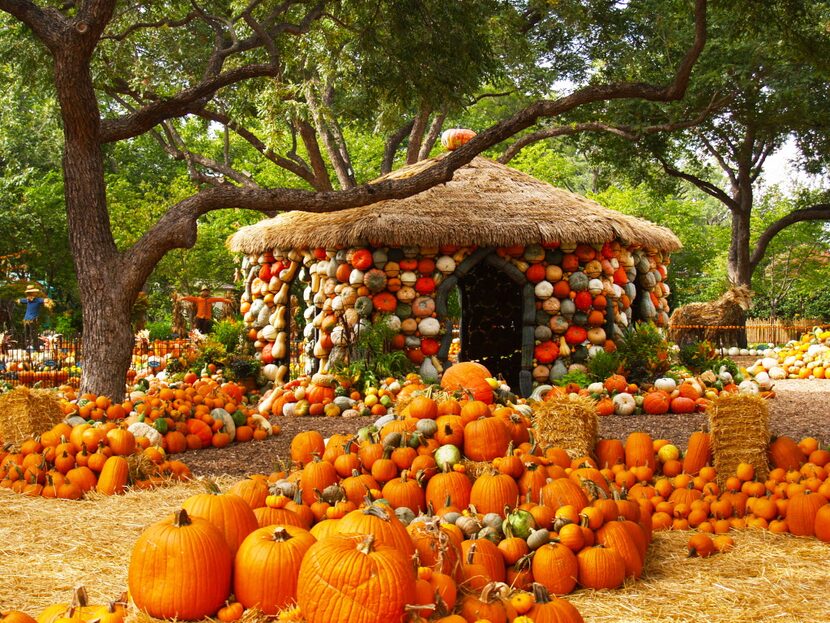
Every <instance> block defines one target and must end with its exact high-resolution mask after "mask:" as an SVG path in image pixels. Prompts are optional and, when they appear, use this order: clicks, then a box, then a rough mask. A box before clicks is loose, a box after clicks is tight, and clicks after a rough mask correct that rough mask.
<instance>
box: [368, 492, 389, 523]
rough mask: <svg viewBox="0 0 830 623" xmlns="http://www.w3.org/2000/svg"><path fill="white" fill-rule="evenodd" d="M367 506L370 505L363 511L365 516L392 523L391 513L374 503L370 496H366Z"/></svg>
mask: <svg viewBox="0 0 830 623" xmlns="http://www.w3.org/2000/svg"><path fill="white" fill-rule="evenodd" d="M366 504H368V506H367V507H366V508H364V509H363V514H364V515H371V516H372V517H377V518H378V519H382V520H383V521H390V519H391V518H390V517H389V513H387V512H386V511H385V510H384V509H383V508H381V507H380V506H378V505H377V504H375V503H373V502H372V500H371V498H370V497H369V496H368V495H367V496H366Z"/></svg>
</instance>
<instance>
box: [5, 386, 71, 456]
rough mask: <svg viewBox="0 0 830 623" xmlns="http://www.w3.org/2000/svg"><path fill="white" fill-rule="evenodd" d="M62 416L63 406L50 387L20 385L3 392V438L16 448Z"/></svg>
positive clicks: (46, 428)
mask: <svg viewBox="0 0 830 623" xmlns="http://www.w3.org/2000/svg"><path fill="white" fill-rule="evenodd" d="M63 418H64V413H63V409H61V406H60V403H59V402H58V399H57V398H56V397H55V394H54V393H53V392H51V391H49V390H45V389H29V388H28V387H25V386H19V387H15V388H14V389H13V390H12V391H10V392H7V393H5V394H3V395H2V396H0V440H2V441H3V442H4V443H10V444H12V446H13V447H15V448H19V447H20V444H22V443H23V442H24V441H26V440H27V439H29V438H31V437H35V436H37V435H40V434H41V433H44V432H46V431H47V430H49V429H50V428H52V427H53V426H54V425H55V424H57V423H58V422H60V421H61V420H63Z"/></svg>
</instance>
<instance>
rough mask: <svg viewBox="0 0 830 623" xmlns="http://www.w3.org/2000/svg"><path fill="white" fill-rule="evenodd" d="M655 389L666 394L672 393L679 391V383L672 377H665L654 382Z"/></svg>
mask: <svg viewBox="0 0 830 623" xmlns="http://www.w3.org/2000/svg"><path fill="white" fill-rule="evenodd" d="M654 387H655V388H657V389H659V390H662V391H664V392H668V393H672V392H673V391H674V390H675V389H677V381H675V380H674V379H673V378H670V377H664V378H662V379H657V380H656V381H654Z"/></svg>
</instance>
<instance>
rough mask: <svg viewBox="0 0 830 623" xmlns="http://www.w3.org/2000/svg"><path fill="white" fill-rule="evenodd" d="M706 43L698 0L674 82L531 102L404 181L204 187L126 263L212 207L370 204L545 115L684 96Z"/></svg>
mask: <svg viewBox="0 0 830 623" xmlns="http://www.w3.org/2000/svg"><path fill="white" fill-rule="evenodd" d="M705 41H706V0H696V3H695V40H694V43H693V45H692V46H691V48H690V49H689V51H688V52H687V54H686V55H685V57H684V59H683V62H682V63H681V64H680V66H679V68H678V70H677V72H676V74H675V76H674V79H673V81H672V82H671V84H669V85H667V86H656V85H650V84H641V83H615V84H607V85H595V86H589V87H585V88H581V89H578V90H576V91H574V92H573V93H571V94H570V95H567V96H565V97H561V98H558V99H555V100H542V101H538V102H535V103H534V104H531V105H530V106H528V107H526V108H525V109H523V110H521V111H519V112H517V113H516V114H514V115H513V116H512V117H510V118H508V119H505V120H504V121H501V122H499V123H497V124H495V125H494V126H492V127H490V128H488V129H487V130H484V131H483V132H481V133H480V134H478V135H477V136H476V137H474V138H473V139H472V140H471V141H470V142H468V143H467V144H466V145H464V146H462V147H461V148H459V149H457V150H455V151H453V152H451V153H449V154H447V155H446V156H444V157H443V158H440V159H437V160H435V161H434V162H433V164H432V166H430V167H428V168H426V169H424V170H423V171H419V172H418V173H416V174H415V175H412V176H411V177H408V178H403V179H388V178H387V179H382V180H379V181H376V182H373V183H369V184H363V185H361V186H356V187H353V188H349V189H346V190H342V191H339V192H334V191H332V192H314V191H307V190H299V189H289V188H281V189H263V188H240V187H233V186H222V187H214V188H208V189H205V190H203V191H201V192H199V193H197V194H195V195H193V196H191V197H188V198H187V199H184V200H183V201H180V202H179V203H177V204H175V205H173V206H171V208H170V209H168V210H167V212H166V213H165V214H164V215H163V216H162V217H161V218H160V219H159V221H158V222H157V223H156V224H155V225H154V226H153V227H152V228H151V229H150V230H149V231H147V232H146V233H145V234H144V235H143V236H142V237H141V239H139V240H138V241H137V242H136V243H135V244H134V245H133V246H132V247H131V248H130V249H128V250H127V251H125V252H124V254H123V262H122V265H123V266H125V267H129V265H130V262H131V261H133V260H134V258H137V257H141V258H142V260H143V261H147V260H148V259H149V260H151V261H153V260H154V261H158V260H160V259H161V258H162V257H163V256H164V254H165V253H166V252H167V251H169V250H171V249H174V248H178V247H187V246H192V245H193V244H194V243H195V241H196V222H197V220H198V218H199V217H200V216H201V215H203V214H206V213H208V212H210V211H212V210H218V209H222V208H244V209H250V210H256V211H260V212H272V211H282V210H302V211H307V212H331V211H337V210H343V209H347V208H353V207H358V206H363V205H368V204H372V203H376V202H378V201H382V200H385V199H401V198H404V197H409V196H411V195H414V194H417V193H419V192H422V191H424V190H426V189H427V188H431V187H433V186H435V185H437V184H441V183H444V182H447V181H449V180H450V179H452V176H453V174H454V172H455V171H456V169H458V168H459V167H462V166H464V165H465V164H467V163H469V162H470V161H471V160H472V159H473V158H475V156H476V155H477V154H479V153H481V152H483V151H484V150H486V149H488V148H490V147H492V146H493V145H496V144H498V143H500V142H501V141H503V140H505V139H506V138H508V137H510V136H513V135H515V134H516V133H518V132H521V131H522V130H525V129H527V128H529V127H530V126H532V125H533V124H534V123H536V122H537V121H538V120H539V119H540V118H542V117H556V116H559V115H562V114H565V113H567V112H569V111H571V110H573V109H574V108H577V107H579V106H582V105H585V104H590V103H593V102H599V101H603V100H613V99H624V98H635V99H644V100H647V101H673V100H677V99H680V98H682V97H683V95H684V93H685V92H686V89H687V87H688V84H689V76H690V73H691V69H692V67H693V65H694V63H695V61H696V59H697V58H698V56H699V55H700V52H701V51H702V50H703V46H704V44H705Z"/></svg>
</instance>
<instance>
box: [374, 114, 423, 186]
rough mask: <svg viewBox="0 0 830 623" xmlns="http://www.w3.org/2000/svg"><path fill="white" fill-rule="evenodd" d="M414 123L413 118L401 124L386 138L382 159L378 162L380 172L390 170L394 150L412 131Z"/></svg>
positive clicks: (382, 173) (393, 158)
mask: <svg viewBox="0 0 830 623" xmlns="http://www.w3.org/2000/svg"><path fill="white" fill-rule="evenodd" d="M413 125H415V119H411V120H410V121H408V122H406V123H405V124H403V125H402V126H401V127H399V128H398V129H397V130H395V131H394V132H393V133H392V134H390V135H389V138H387V139H386V145H385V146H384V148H383V160H382V161H381V163H380V174H381V175H386V174H387V173H390V172H391V171H392V165H393V164H394V162H395V152H396V151H398V147H400V145H401V143H402V142H403V139H405V138H406V137H407V135H408V134H409V133H410V132H411V131H412V126H413Z"/></svg>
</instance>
